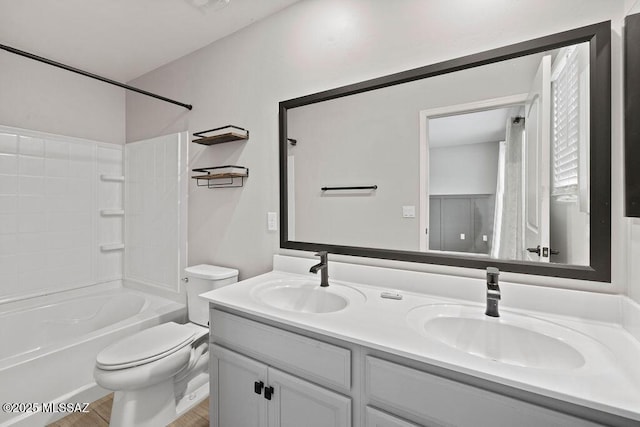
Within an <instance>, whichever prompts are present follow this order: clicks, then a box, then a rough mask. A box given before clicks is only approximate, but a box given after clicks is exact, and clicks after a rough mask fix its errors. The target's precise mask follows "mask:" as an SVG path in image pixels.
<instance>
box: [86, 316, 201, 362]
mask: <svg viewBox="0 0 640 427" xmlns="http://www.w3.org/2000/svg"><path fill="white" fill-rule="evenodd" d="M194 337H195V333H194V330H193V329H192V328H189V327H185V325H179V324H177V323H174V322H169V323H163V324H161V325H158V326H154V327H153V328H149V329H145V330H143V331H140V332H138V333H135V334H133V335H130V336H128V337H126V338H124V339H122V340H120V341H118V342H115V343H113V344H111V345H110V346H108V347H106V348H105V349H104V350H102V351H101V352H100V353H98V357H97V358H96V365H97V366H98V367H99V368H101V369H105V370H116V369H125V368H130V367H133V366H138V365H143V364H145V363H150V362H153V361H154V360H158V359H161V358H163V357H165V356H167V355H169V354H171V353H175V352H176V351H178V350H180V349H181V348H183V347H184V346H186V345H189V344H191V342H192V341H193V340H194Z"/></svg>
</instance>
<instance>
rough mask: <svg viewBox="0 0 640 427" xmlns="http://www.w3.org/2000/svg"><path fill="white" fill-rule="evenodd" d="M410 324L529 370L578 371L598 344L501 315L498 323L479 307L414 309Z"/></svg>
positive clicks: (541, 322) (563, 330) (473, 352)
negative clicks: (585, 353) (584, 350)
mask: <svg viewBox="0 0 640 427" xmlns="http://www.w3.org/2000/svg"><path fill="white" fill-rule="evenodd" d="M407 321H408V322H409V325H410V326H411V327H412V328H414V329H415V330H417V331H418V332H419V333H421V334H422V335H423V336H425V337H427V338H429V339H432V340H434V341H437V342H439V343H442V344H444V345H446V346H447V347H449V348H452V349H455V350H456V351H459V352H464V353H466V354H469V355H472V356H475V357H481V358H484V359H488V360H492V361H495V362H499V363H503V364H507V365H514V366H519V367H526V368H538V369H565V370H566V369H576V368H580V367H582V366H583V365H584V364H585V357H584V354H583V351H582V350H583V349H588V348H593V345H594V344H595V345H597V342H595V341H593V340H592V339H591V338H589V337H587V336H586V335H583V334H581V333H580V332H577V331H574V330H572V329H569V328H565V327H563V326H561V325H558V324H555V323H552V322H547V321H544V320H540V319H536V318H534V317H529V316H525V315H518V314H515V313H509V312H505V311H504V310H502V311H501V315H500V317H498V318H495V317H489V316H486V315H485V314H484V308H483V307H480V306H467V305H454V304H451V305H449V304H434V305H426V306H421V307H417V308H415V309H413V310H412V311H411V312H409V314H408V315H407Z"/></svg>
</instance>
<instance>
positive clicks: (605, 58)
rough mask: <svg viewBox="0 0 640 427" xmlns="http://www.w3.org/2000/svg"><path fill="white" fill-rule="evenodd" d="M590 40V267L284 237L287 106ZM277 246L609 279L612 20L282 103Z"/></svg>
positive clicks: (457, 265)
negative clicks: (278, 242) (302, 240)
mask: <svg viewBox="0 0 640 427" xmlns="http://www.w3.org/2000/svg"><path fill="white" fill-rule="evenodd" d="M582 42H590V46H589V50H590V55H589V56H590V59H589V60H590V62H589V66H590V83H589V86H590V100H589V102H590V107H589V108H590V119H591V123H590V127H589V129H590V194H589V197H590V210H591V213H590V218H589V219H590V224H589V226H590V237H589V245H590V256H589V265H588V266H578V265H567V264H550V263H544V264H542V263H535V262H527V261H509V260H496V259H489V258H486V259H485V258H477V257H469V256H464V255H459V256H458V255H450V254H438V253H435V252H417V251H401V250H387V249H379V248H366V247H358V246H343V245H331V244H323V243H312V242H299V241H292V240H289V238H288V197H287V146H288V140H287V110H288V109H291V108H295V107H300V106H303V105H308V104H314V103H317V102H322V101H327V100H330V99H335V98H340V97H344V96H348V95H353V94H357V93H361V92H366V91H370V90H374V89H379V88H384V87H388V86H392V85H396V84H401V83H407V82H411V81H414V80H419V79H424V78H428V77H433V76H437V75H441V74H446V73H451V72H454V71H459V70H464V69H468V68H473V67H477V66H481V65H486V64H491V63H494V62H498V61H504V60H508V59H513V58H518V57H521V56H525V55H529V54H534V53H538V52H543V51H547V50H552V49H556V48H559V47H562V46H567V45H572V44H576V43H582ZM279 130H280V141H279V144H280V152H279V161H280V247H281V248H284V249H297V250H304V251H320V250H322V251H328V252H330V253H334V254H341V255H353V256H360V257H368V258H382V259H390V260H397V261H408V262H418V263H426V264H439V265H449V266H455V267H467V268H478V269H483V268H486V267H490V266H491V267H497V268H499V269H500V270H502V271H508V272H514V273H523V274H534V275H540V276H554V277H563V278H572V279H580V280H590V281H598V282H611V21H605V22H601V23H598V24H593V25H589V26H586V27H581V28H576V29H573V30H569V31H564V32H561V33H557V34H552V35H549V36H545V37H541V38H537V39H533V40H528V41H525V42H521V43H516V44H513V45H509V46H505V47H500V48H497V49H492V50H488V51H486V52H481V53H477V54H473V55H468V56H463V57H461V58H457V59H452V60H449V61H444V62H440V63H437V64H432V65H427V66H424V67H420V68H415V69H412V70H408V71H403V72H400V73H395V74H391V75H388V76H384V77H379V78H375V79H371V80H366V81H363V82H359V83H355V84H351V85H347V86H343V87H339V88H336V89H331V90H327V91H323V92H319V93H315V94H311V95H307V96H302V97H299V98H294V99H290V100H287V101H283V102H280V114H279Z"/></svg>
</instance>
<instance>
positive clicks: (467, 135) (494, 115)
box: [429, 106, 522, 148]
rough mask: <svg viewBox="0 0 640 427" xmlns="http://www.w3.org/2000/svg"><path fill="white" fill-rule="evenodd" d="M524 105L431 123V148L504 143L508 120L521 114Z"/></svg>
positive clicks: (442, 119)
mask: <svg viewBox="0 0 640 427" xmlns="http://www.w3.org/2000/svg"><path fill="white" fill-rule="evenodd" d="M521 108H522V107H520V106H514V107H507V108H496V109H492V110H485V111H477V112H473V113H466V114H457V115H452V116H446V117H439V118H435V119H431V120H429V147H432V148H436V147H451V146H455V145H466V144H479V143H484V142H498V141H504V139H505V136H506V131H507V120H508V119H509V118H511V117H515V116H517V115H519V114H521V111H520V110H521Z"/></svg>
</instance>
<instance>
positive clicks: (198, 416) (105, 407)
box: [49, 393, 209, 427]
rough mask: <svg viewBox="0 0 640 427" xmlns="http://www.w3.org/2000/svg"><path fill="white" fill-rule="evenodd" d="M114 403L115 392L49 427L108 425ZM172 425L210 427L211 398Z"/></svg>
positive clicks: (178, 426) (171, 425)
mask: <svg viewBox="0 0 640 427" xmlns="http://www.w3.org/2000/svg"><path fill="white" fill-rule="evenodd" d="M112 403H113V393H111V394H109V395H107V396H105V397H103V398H102V399H100V400H96V401H95V402H92V403H91V405H89V412H85V413H82V412H77V413H73V414H70V415H67V416H66V417H64V418H62V419H61V420H58V421H56V422H55V423H52V424H49V427H86V426H92V427H93V426H95V427H107V426H108V425H109V420H110V419H111V404H112ZM169 426H170V427H208V426H209V399H208V398H207V399H205V400H204V401H203V402H202V403H200V404H199V405H197V406H196V407H194V408H193V409H191V410H190V411H189V412H187V413H186V414H184V415H182V416H181V417H180V418H178V419H177V420H175V421H174V422H172V423H171V424H169Z"/></svg>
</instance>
